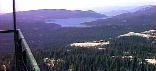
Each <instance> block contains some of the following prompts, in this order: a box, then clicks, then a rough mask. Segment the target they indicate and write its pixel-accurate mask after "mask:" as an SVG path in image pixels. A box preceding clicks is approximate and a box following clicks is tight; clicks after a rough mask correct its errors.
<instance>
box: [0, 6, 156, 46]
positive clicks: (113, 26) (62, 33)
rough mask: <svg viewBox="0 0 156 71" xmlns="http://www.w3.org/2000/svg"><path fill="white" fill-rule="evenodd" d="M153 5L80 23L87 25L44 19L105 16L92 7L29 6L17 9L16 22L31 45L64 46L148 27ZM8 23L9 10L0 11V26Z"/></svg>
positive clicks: (150, 22)
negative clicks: (53, 21)
mask: <svg viewBox="0 0 156 71" xmlns="http://www.w3.org/2000/svg"><path fill="white" fill-rule="evenodd" d="M154 8H155V6H152V7H147V8H144V9H142V8H141V9H139V10H137V11H135V12H133V13H123V14H120V15H117V16H113V17H110V18H107V19H101V20H97V21H93V22H87V23H83V24H86V25H89V26H91V27H62V26H61V25H58V24H55V23H53V24H52V23H50V24H49V23H45V22H44V19H49V18H52V19H54V18H59V19H61V18H62V19H63V18H80V17H106V16H105V15H102V14H98V13H96V12H94V11H80V10H74V11H70V10H47V9H45V10H33V11H25V12H17V24H18V28H20V29H21V30H22V32H23V33H24V36H25V37H26V39H27V40H28V43H29V44H30V46H31V47H41V48H44V47H51V48H52V47H56V46H57V47H58V46H59V47H64V46H66V45H67V44H69V43H73V42H80V41H92V40H101V39H109V38H113V37H116V36H118V35H122V34H125V33H128V32H130V31H131V32H136V33H137V32H142V31H146V30H150V29H151V28H152V27H154V26H153V25H152V24H154V25H155V18H154V16H155V9H154ZM64 11H65V12H64ZM54 13H56V14H54ZM65 13H66V14H65ZM62 15H63V16H62ZM8 25H10V26H9V27H8ZM129 25H130V26H129ZM11 26H12V14H11V13H9V14H5V15H1V16H0V28H1V29H3V28H4V29H8V28H10V27H11ZM5 27H8V28H5ZM11 28H12V27H11ZM152 29H153V28H152Z"/></svg>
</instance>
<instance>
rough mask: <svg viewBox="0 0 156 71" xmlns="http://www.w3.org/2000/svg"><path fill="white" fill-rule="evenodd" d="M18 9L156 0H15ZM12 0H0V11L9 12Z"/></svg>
mask: <svg viewBox="0 0 156 71" xmlns="http://www.w3.org/2000/svg"><path fill="white" fill-rule="evenodd" d="M16 4H17V5H16V7H17V10H18V11H23V10H34V9H70V10H75V9H81V10H87V9H91V8H96V7H104V8H107V7H111V6H142V5H154V4H156V0H16ZM11 11H12V0H0V12H11Z"/></svg>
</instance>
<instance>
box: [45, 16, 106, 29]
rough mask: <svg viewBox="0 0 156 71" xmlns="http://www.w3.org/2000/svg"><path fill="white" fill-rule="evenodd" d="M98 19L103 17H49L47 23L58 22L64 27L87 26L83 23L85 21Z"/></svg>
mask: <svg viewBox="0 0 156 71" xmlns="http://www.w3.org/2000/svg"><path fill="white" fill-rule="evenodd" d="M97 19H103V18H68V19H48V20H46V21H45V22H46V23H56V24H59V25H61V26H62V27H87V26H86V25H84V24H82V23H85V22H91V21H96V20H97Z"/></svg>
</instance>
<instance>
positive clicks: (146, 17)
mask: <svg viewBox="0 0 156 71" xmlns="http://www.w3.org/2000/svg"><path fill="white" fill-rule="evenodd" d="M155 14H156V12H155V6H148V7H143V8H142V7H140V9H138V10H137V11H135V12H127V13H122V14H120V15H116V16H113V17H110V18H107V19H101V20H97V21H93V22H87V23H84V24H87V25H90V26H102V25H147V24H155V22H156V21H155V20H154V19H155V18H154V17H155Z"/></svg>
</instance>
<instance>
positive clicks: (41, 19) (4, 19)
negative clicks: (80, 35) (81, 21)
mask: <svg viewBox="0 0 156 71" xmlns="http://www.w3.org/2000/svg"><path fill="white" fill-rule="evenodd" d="M85 17H86V18H87V17H91V18H101V17H106V16H105V15H103V14H99V13H96V12H94V11H91V10H89V11H81V10H65V9H41V10H31V11H20V12H17V23H18V24H19V26H20V25H22V24H23V26H27V25H28V24H30V25H34V24H38V26H40V25H44V24H45V20H47V19H68V18H85ZM0 21H1V23H0V26H3V27H4V26H6V25H7V24H8V25H9V23H12V21H13V20H12V13H7V14H4V15H1V16H0ZM2 23H3V24H2ZM39 24H40V25H39ZM46 24H47V23H46ZM30 25H29V26H30ZM51 25H52V24H51ZM55 26H56V24H55ZM60 26H61V25H60ZM3 27H2V28H3ZM42 27H43V26H42Z"/></svg>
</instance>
